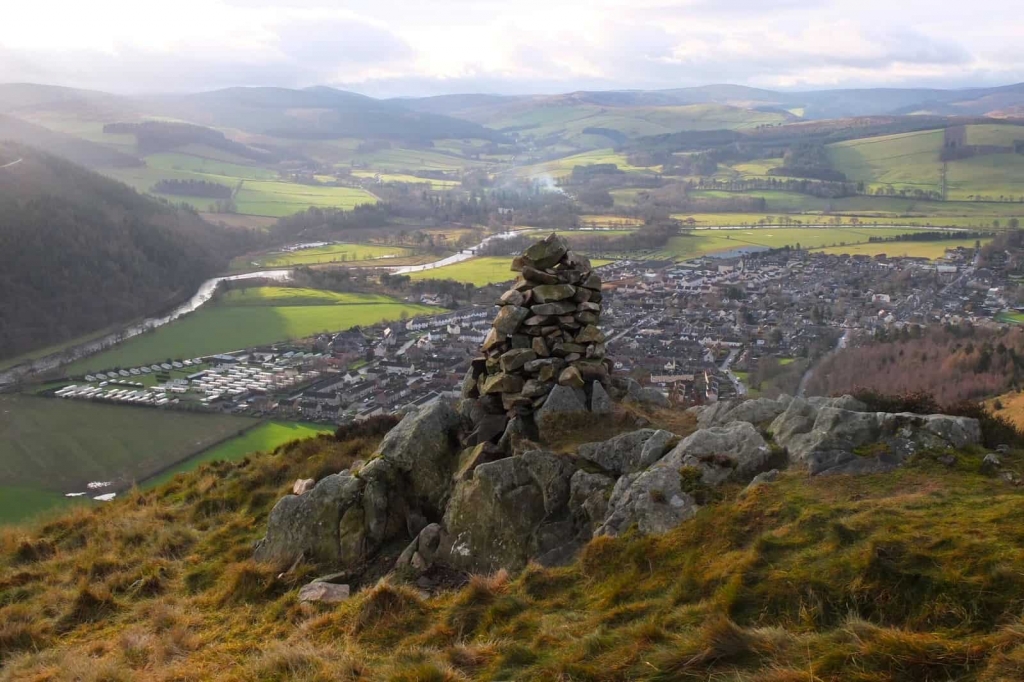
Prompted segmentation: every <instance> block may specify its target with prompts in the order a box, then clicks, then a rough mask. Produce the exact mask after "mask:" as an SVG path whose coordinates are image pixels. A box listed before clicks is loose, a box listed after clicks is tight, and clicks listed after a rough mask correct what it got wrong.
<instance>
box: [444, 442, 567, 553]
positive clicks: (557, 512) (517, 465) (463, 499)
mask: <svg viewBox="0 0 1024 682" xmlns="http://www.w3.org/2000/svg"><path fill="white" fill-rule="evenodd" d="M575 472H576V469H575V467H574V466H573V465H572V463H571V462H570V461H569V459H568V458H567V457H565V456H562V455H557V454H554V453H550V452H545V451H539V450H537V451H532V452H527V453H525V454H523V455H521V456H518V457H509V458H507V459H503V460H500V461H497V462H492V463H489V464H483V465H481V466H479V467H477V470H476V472H475V475H474V476H473V479H472V480H470V481H466V482H463V483H460V484H459V485H458V486H456V488H455V491H454V492H453V494H452V501H451V504H450V505H449V506H448V510H447V511H446V512H445V515H444V526H445V528H446V529H447V532H446V533H445V534H444V537H443V539H442V540H441V549H440V551H439V555H440V556H441V557H443V561H444V563H446V564H447V565H449V566H452V567H455V568H459V569H462V570H467V571H476V572H486V571H493V570H496V569H498V568H507V569H510V570H517V569H520V568H522V567H524V566H525V565H526V563H527V561H529V560H530V559H531V558H535V559H538V560H541V561H544V560H545V557H546V555H551V556H556V555H557V554H558V550H559V549H560V548H562V547H563V546H564V545H566V544H569V543H571V542H572V541H573V539H574V537H575V535H576V530H575V525H574V523H573V520H572V517H571V514H569V509H568V503H569V496H570V481H571V479H572V476H573V474H574V473H575Z"/></svg>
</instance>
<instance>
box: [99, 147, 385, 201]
mask: <svg viewBox="0 0 1024 682" xmlns="http://www.w3.org/2000/svg"><path fill="white" fill-rule="evenodd" d="M197 146H198V145H197ZM228 156H230V155H228ZM104 174H106V175H108V176H110V177H113V178H114V179H116V180H120V181H121V182H124V183H127V184H129V185H131V186H132V187H134V188H135V189H137V190H138V191H140V192H149V193H153V192H152V189H153V186H154V185H155V184H156V183H157V182H159V181H160V180H203V181H206V182H215V183H218V184H221V185H224V186H226V187H230V188H232V189H234V188H236V187H238V185H239V183H240V182H241V183H242V185H241V188H240V189H239V190H238V191H237V192H236V193H235V196H234V200H235V204H236V206H237V210H238V213H241V214H247V215H257V216H269V217H273V218H280V217H282V216H286V215H291V214H292V213H296V212H298V211H302V210H305V209H306V208H308V207H310V206H320V207H334V208H341V209H351V208H354V207H355V206H358V205H359V204H365V203H376V201H377V197H375V196H374V195H373V194H371V193H370V192H367V191H366V190H364V189H361V188H358V187H334V186H324V185H304V184H300V183H296V182H280V181H275V180H274V178H276V177H277V175H278V174H277V172H276V171H272V170H269V169H267V168H261V167H259V166H252V165H243V164H240V163H233V162H231V161H227V160H223V159H211V158H205V157H202V156H197V155H195V154H185V153H181V152H167V153H162V154H151V155H149V156H147V157H146V166H143V167H139V168H116V169H109V170H104ZM154 194H155V196H159V197H162V198H164V199H167V200H168V201H170V202H171V203H187V204H191V205H192V206H194V207H195V208H196V209H197V210H200V211H207V210H210V209H211V207H212V206H213V204H214V202H215V201H216V200H214V199H210V198H208V197H186V196H177V195H171V194H159V193H154Z"/></svg>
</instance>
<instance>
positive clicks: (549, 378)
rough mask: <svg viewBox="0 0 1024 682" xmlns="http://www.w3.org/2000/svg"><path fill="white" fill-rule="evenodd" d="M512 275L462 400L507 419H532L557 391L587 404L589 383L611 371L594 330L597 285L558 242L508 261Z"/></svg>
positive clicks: (581, 260)
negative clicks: (564, 389)
mask: <svg viewBox="0 0 1024 682" xmlns="http://www.w3.org/2000/svg"><path fill="white" fill-rule="evenodd" d="M512 270H513V271H514V272H518V273H520V274H519V276H518V277H517V278H516V281H515V282H514V283H513V284H512V288H510V289H509V290H508V291H506V292H505V293H504V294H503V295H502V296H501V299H500V300H499V301H498V305H500V306H501V310H500V311H499V312H498V314H497V316H496V317H495V318H494V322H493V324H492V328H491V330H490V332H489V333H488V334H487V337H486V338H485V339H484V342H483V345H482V346H481V351H482V355H481V356H480V357H477V358H476V359H474V360H473V362H472V367H471V369H470V372H469V374H467V376H466V381H465V383H464V384H463V392H462V397H463V398H478V399H479V403H480V405H481V406H482V408H483V410H484V411H485V412H486V413H488V414H491V415H499V414H500V415H505V416H507V417H515V416H519V417H528V416H530V415H532V414H533V413H534V411H536V410H538V409H540V408H541V407H542V406H543V405H544V403H545V401H546V400H547V398H548V395H549V394H550V393H551V391H552V390H553V389H554V387H555V386H559V385H560V386H564V387H568V388H570V389H573V390H574V391H576V392H577V393H578V395H579V397H580V399H581V404H583V405H588V404H590V397H591V395H592V393H593V390H594V389H593V384H594V382H595V381H596V382H599V383H604V382H607V380H608V377H609V373H610V369H611V361H610V360H608V359H606V358H605V343H604V342H605V336H604V334H603V333H602V332H601V330H600V329H599V328H598V326H597V325H598V322H599V321H600V318H601V277H600V276H599V275H598V274H597V273H595V272H594V271H593V270H592V269H591V266H590V261H589V260H588V259H587V258H585V257H584V256H580V255H578V254H575V253H573V252H572V250H571V249H570V248H569V245H568V244H567V243H566V242H565V240H564V239H562V238H561V237H559V236H558V235H556V234H551V235H550V236H548V237H547V238H546V239H543V240H542V241H539V242H537V243H536V244H534V245H532V246H531V247H529V248H528V249H527V250H526V251H525V252H524V253H523V254H522V255H520V256H517V257H516V258H515V259H513V261H512ZM602 393H603V392H602Z"/></svg>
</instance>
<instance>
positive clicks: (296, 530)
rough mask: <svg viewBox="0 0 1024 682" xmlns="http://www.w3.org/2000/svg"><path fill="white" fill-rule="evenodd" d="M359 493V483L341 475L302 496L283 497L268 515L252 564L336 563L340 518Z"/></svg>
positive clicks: (361, 485)
mask: <svg viewBox="0 0 1024 682" xmlns="http://www.w3.org/2000/svg"><path fill="white" fill-rule="evenodd" d="M362 492H363V482H362V481H361V480H359V479H358V478H355V477H354V476H352V475H351V474H348V473H341V474H332V475H330V476H327V477H325V478H323V479H322V480H321V481H320V482H319V483H317V484H316V485H315V486H314V487H313V489H312V490H310V491H309V492H307V493H305V494H304V495H301V496H299V495H286V496H285V497H284V498H282V499H281V501H280V502H278V503H277V504H276V505H275V506H274V509H273V510H272V511H271V512H270V519H269V520H268V522H267V535H266V537H264V538H263V539H262V540H260V541H259V542H258V543H257V545H256V551H255V558H256V560H257V561H263V562H266V563H272V564H275V565H278V566H282V567H286V566H290V565H291V564H293V563H295V562H296V561H298V560H300V559H305V560H307V561H313V562H332V561H337V560H338V559H339V558H340V534H339V523H340V521H341V516H342V514H343V512H344V510H346V509H347V508H349V507H351V506H352V505H353V504H355V503H356V501H357V500H359V499H360V498H361V497H362Z"/></svg>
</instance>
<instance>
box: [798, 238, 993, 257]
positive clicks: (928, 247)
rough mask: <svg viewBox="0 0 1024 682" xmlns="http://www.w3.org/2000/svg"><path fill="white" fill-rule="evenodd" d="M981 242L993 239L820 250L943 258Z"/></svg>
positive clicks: (825, 250)
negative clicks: (959, 247) (949, 250)
mask: <svg viewBox="0 0 1024 682" xmlns="http://www.w3.org/2000/svg"><path fill="white" fill-rule="evenodd" d="M977 241H980V242H981V243H982V245H985V244H987V243H989V242H990V241H992V240H991V239H981V240H976V239H942V240H939V241H934V242H887V243H883V244H878V243H876V244H853V245H850V246H831V247H827V248H824V249H818V250H819V251H821V252H822V253H834V254H848V255H851V256H852V255H865V256H877V255H878V254H881V253H884V254H885V255H887V256H890V257H893V258H895V257H906V258H931V259H932V260H934V259H936V258H942V256H943V255H945V253H946V249H955V248H957V247H958V246H963V247H966V248H974V245H975V242H977Z"/></svg>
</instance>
